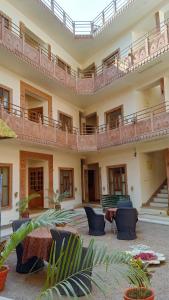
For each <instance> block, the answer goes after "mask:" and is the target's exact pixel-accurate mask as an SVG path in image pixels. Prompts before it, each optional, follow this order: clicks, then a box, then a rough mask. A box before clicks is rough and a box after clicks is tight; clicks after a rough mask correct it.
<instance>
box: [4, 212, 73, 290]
mask: <svg viewBox="0 0 169 300" xmlns="http://www.w3.org/2000/svg"><path fill="white" fill-rule="evenodd" d="M75 215H77V214H76V213H75V212H74V211H69V210H65V211H56V210H55V209H50V210H48V211H46V212H44V213H43V214H41V215H40V216H38V217H37V218H35V219H32V220H30V221H29V222H28V223H25V224H23V225H22V226H21V227H20V228H19V229H18V230H17V231H16V232H14V233H13V234H12V235H11V236H10V239H9V240H8V241H7V243H6V245H5V248H4V249H3V251H2V252H1V256H0V283H1V285H0V290H2V289H3V287H4V284H5V280H6V276H7V273H8V269H9V268H8V267H7V266H5V265H4V264H5V262H6V260H7V258H8V257H9V255H10V254H11V252H12V251H13V250H14V249H15V248H16V246H17V245H18V244H19V243H21V242H22V241H23V240H24V239H25V238H26V236H27V235H28V234H29V233H31V232H32V231H33V230H34V229H37V228H39V227H43V226H52V225H55V223H56V222H57V224H63V223H65V222H67V223H69V222H71V221H72V217H73V216H75ZM4 273H5V274H4ZM2 278H3V279H2Z"/></svg>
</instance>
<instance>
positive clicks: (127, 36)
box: [82, 32, 132, 69]
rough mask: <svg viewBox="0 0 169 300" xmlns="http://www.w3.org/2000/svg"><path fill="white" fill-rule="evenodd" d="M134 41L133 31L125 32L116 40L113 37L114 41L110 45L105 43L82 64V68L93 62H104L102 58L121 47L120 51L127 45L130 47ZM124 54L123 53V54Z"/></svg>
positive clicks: (99, 63)
mask: <svg viewBox="0 0 169 300" xmlns="http://www.w3.org/2000/svg"><path fill="white" fill-rule="evenodd" d="M131 42H132V33H131V32H127V33H124V34H123V35H122V36H120V37H118V38H117V39H116V40H115V41H114V40H113V38H112V42H111V43H110V44H109V45H105V47H103V48H102V49H101V51H99V52H97V53H96V54H95V55H93V56H92V57H90V58H89V59H88V60H87V61H86V62H85V63H84V64H83V66H82V69H85V68H86V67H88V66H89V65H90V64H92V63H93V62H94V63H95V64H96V66H99V65H101V64H102V60H103V59H104V58H106V57H107V56H109V55H110V54H111V53H113V52H114V51H116V50H117V49H119V48H120V51H122V50H124V49H125V48H126V47H128V46H129V45H130V44H131ZM122 56H123V55H122Z"/></svg>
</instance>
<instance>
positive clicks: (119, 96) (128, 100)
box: [85, 89, 145, 125]
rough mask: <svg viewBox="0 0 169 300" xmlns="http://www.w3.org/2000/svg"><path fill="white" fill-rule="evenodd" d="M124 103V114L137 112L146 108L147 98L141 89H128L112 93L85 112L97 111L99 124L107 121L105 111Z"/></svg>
mask: <svg viewBox="0 0 169 300" xmlns="http://www.w3.org/2000/svg"><path fill="white" fill-rule="evenodd" d="M120 105H123V109H124V116H127V115H129V114H132V113H135V112H137V111H139V110H141V109H143V108H145V99H144V97H143V96H142V93H141V92H140V91H137V90H134V89H126V90H123V91H121V92H119V93H116V94H112V97H111V98H108V99H105V100H104V101H100V102H97V103H95V104H94V105H91V106H90V107H88V108H87V109H86V110H85V114H86V115H88V114H90V113H94V112H97V115H98V117H99V125H102V124H104V123H105V112H106V111H109V110H111V109H113V108H116V107H118V106H120Z"/></svg>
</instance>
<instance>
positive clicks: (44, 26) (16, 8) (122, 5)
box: [0, 0, 169, 235]
mask: <svg viewBox="0 0 169 300" xmlns="http://www.w3.org/2000/svg"><path fill="white" fill-rule="evenodd" d="M168 17H169V4H168V1H167V0H156V1H153V0H149V1H146V2H145V1H140V0H123V1H120V0H117V1H112V2H111V4H110V5H109V6H108V7H106V8H105V9H104V10H103V11H102V12H101V13H100V14H99V15H98V16H96V18H95V19H93V20H92V21H90V22H88V21H86V22H75V21H73V20H72V19H71V17H70V16H69V15H68V14H67V13H66V12H65V11H64V10H63V9H62V8H61V7H60V6H59V5H58V4H57V3H56V2H55V0H29V1H28V0H16V1H13V0H1V1H0V119H1V120H3V121H4V122H5V123H6V125H7V126H8V127H9V128H10V129H11V130H12V131H13V132H14V133H15V134H16V136H17V137H16V138H14V139H3V140H2V141H1V144H0V174H1V175H2V176H3V181H2V226H3V234H4V235H6V234H8V233H9V232H10V231H11V226H10V224H11V221H12V220H14V219H17V218H18V211H17V210H16V203H17V202H18V201H20V200H21V199H23V198H24V197H26V196H28V195H30V194H32V193H35V192H36V193H38V194H39V195H40V197H39V198H35V199H32V200H31V201H30V202H29V210H30V213H31V214H37V213H39V212H41V211H43V210H44V209H47V208H49V207H50V203H49V199H48V196H49V192H50V191H55V192H56V193H57V194H60V193H64V192H67V195H66V199H65V201H64V202H63V203H62V207H63V208H76V207H80V206H82V205H84V204H86V203H91V204H95V205H98V206H99V205H100V203H101V199H102V196H103V195H107V194H112V195H129V196H130V198H131V200H132V202H133V206H134V207H136V208H137V209H138V211H139V213H140V218H142V219H147V220H149V221H159V220H160V221H161V222H163V220H162V218H161V217H159V216H163V219H164V222H166V219H167V214H168V211H169V194H168V186H169V102H168V100H169V64H168V61H169V21H168ZM160 221H159V222H160Z"/></svg>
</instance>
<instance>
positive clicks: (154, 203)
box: [149, 184, 168, 209]
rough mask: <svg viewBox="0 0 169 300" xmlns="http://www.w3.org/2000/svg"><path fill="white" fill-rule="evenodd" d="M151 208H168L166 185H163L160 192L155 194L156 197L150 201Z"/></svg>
mask: <svg viewBox="0 0 169 300" xmlns="http://www.w3.org/2000/svg"><path fill="white" fill-rule="evenodd" d="M149 205H150V207H151V208H159V209H162V208H167V207H168V188H167V184H163V186H162V187H161V188H160V190H159V191H158V192H157V193H156V195H155V196H154V197H153V198H152V200H151V201H150V204H149Z"/></svg>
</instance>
